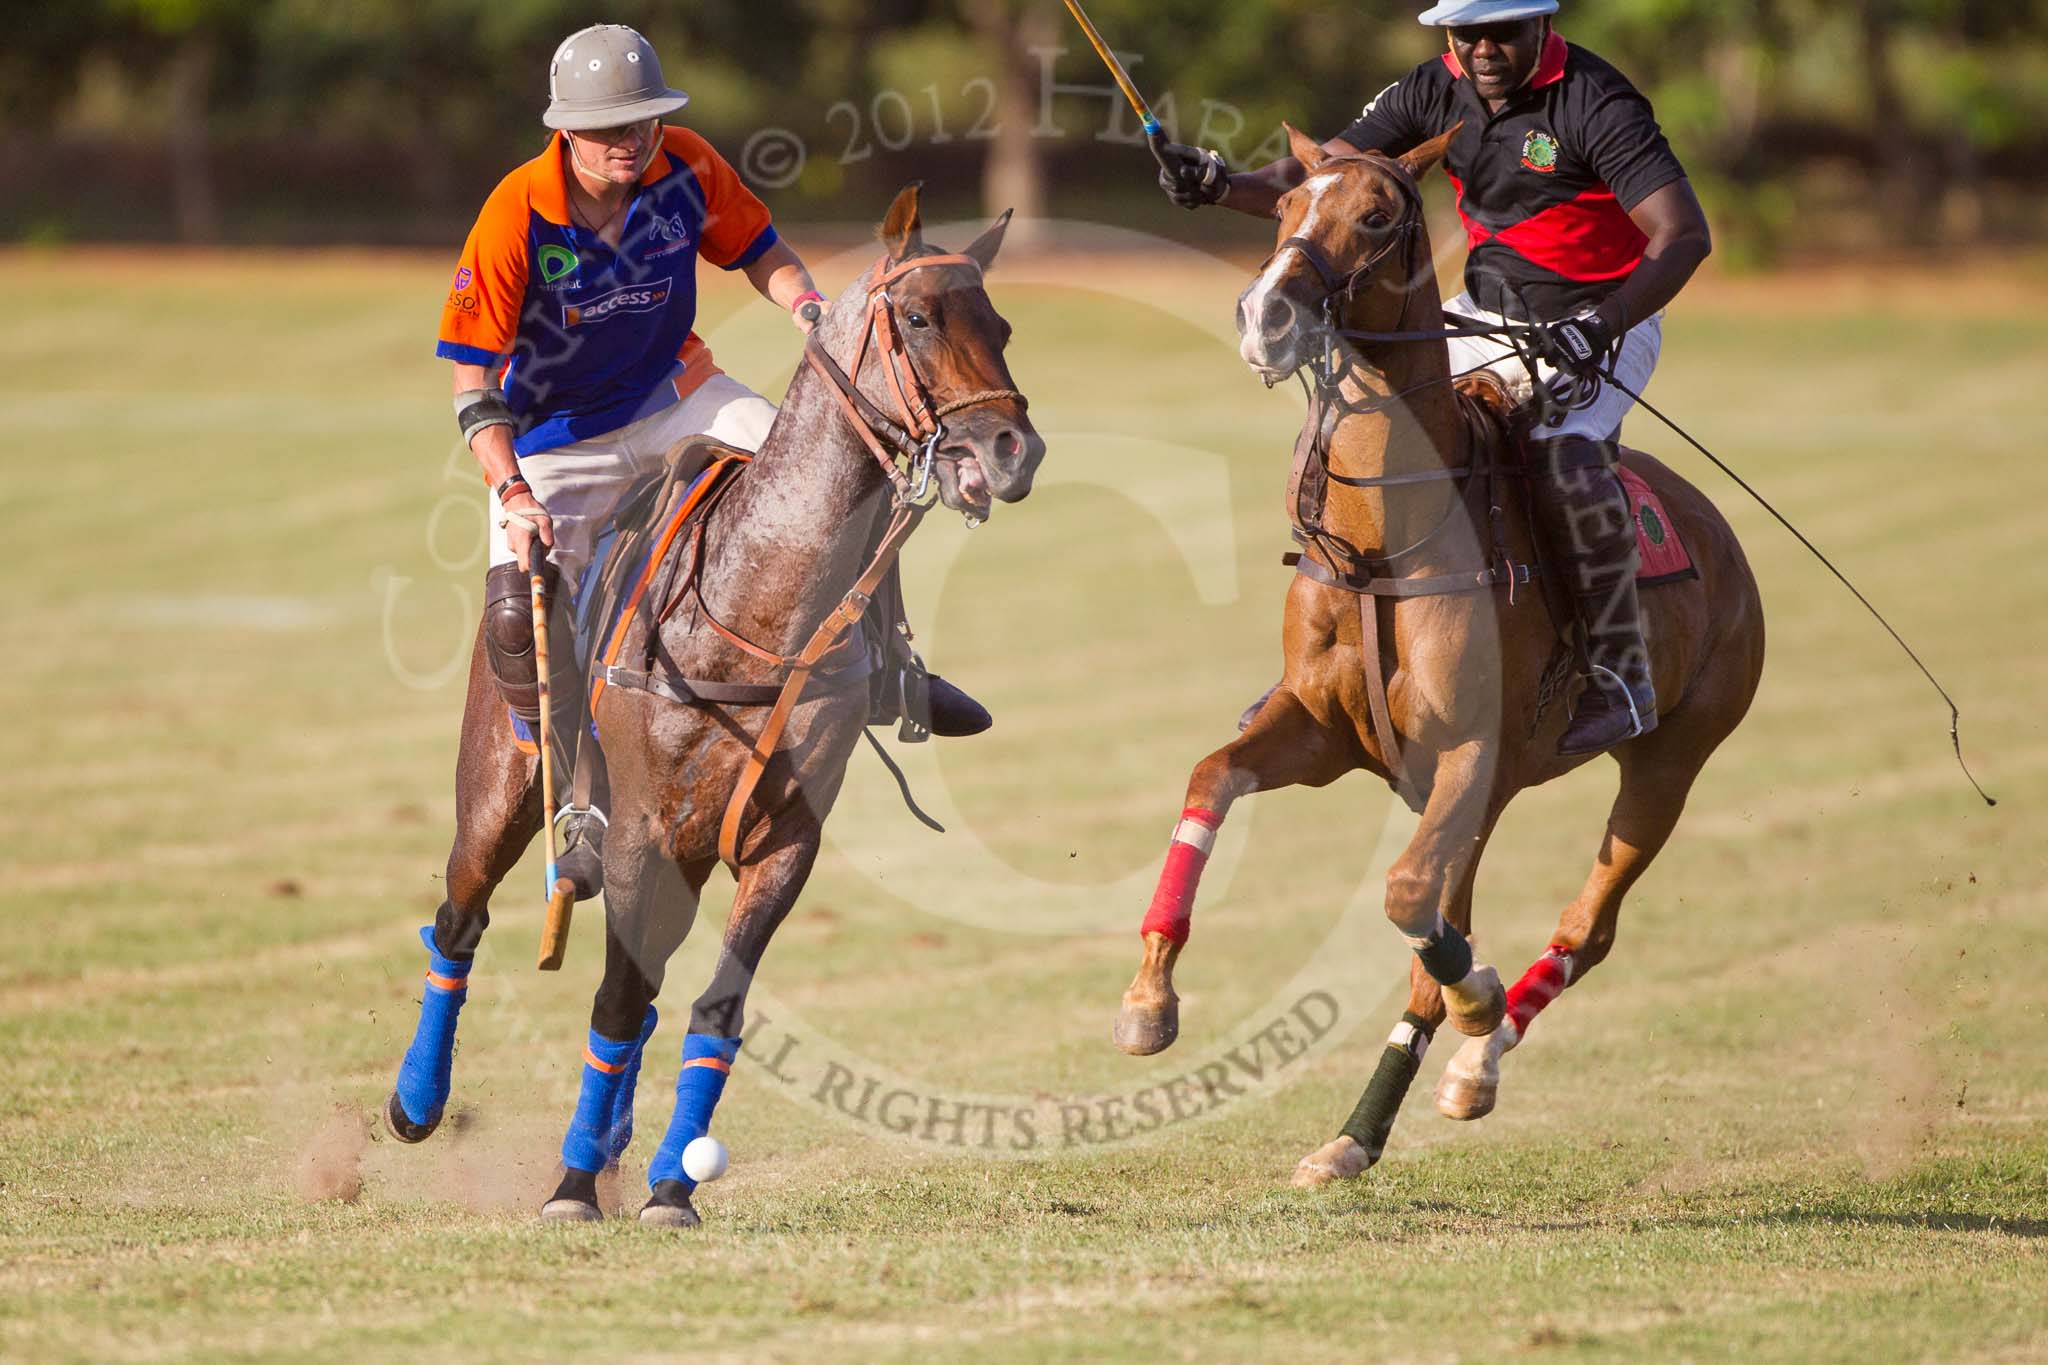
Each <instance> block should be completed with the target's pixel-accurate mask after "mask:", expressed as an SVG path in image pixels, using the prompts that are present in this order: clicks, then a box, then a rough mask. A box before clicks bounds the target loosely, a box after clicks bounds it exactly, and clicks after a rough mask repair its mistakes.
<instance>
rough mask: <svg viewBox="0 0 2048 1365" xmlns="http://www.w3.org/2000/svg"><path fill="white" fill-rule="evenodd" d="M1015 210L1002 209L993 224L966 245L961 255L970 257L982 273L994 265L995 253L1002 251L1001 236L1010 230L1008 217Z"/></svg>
mask: <svg viewBox="0 0 2048 1365" xmlns="http://www.w3.org/2000/svg"><path fill="white" fill-rule="evenodd" d="M1015 212H1016V210H1015V209H1004V210H1003V211H1002V213H1001V214H1000V215H999V216H998V217H997V218H996V220H995V221H994V222H993V223H990V224H989V225H988V226H987V227H986V228H984V229H983V230H982V234H981V236H979V237H976V238H975V239H974V240H973V241H971V242H969V243H968V244H967V250H966V251H965V252H963V253H962V254H963V255H967V256H972V257H973V258H974V260H975V263H976V264H978V265H979V266H980V267H981V268H982V271H983V273H984V274H985V273H987V271H988V270H989V269H990V268H991V267H992V266H994V265H995V263H996V253H997V252H998V251H1001V250H1002V249H1003V234H1004V233H1005V232H1008V231H1009V230H1010V215H1011V214H1012V213H1015Z"/></svg>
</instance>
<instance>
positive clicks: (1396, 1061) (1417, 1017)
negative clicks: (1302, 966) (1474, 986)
mask: <svg viewBox="0 0 2048 1365" xmlns="http://www.w3.org/2000/svg"><path fill="white" fill-rule="evenodd" d="M1497 814H1498V812H1496V815H1497ZM1492 832H1493V822H1492V821H1491V820H1489V821H1488V822H1487V824H1486V827H1485V829H1484V830H1483V831H1482V832H1481V836H1480V844H1481V849H1480V850H1475V852H1474V854H1473V857H1472V858H1471V860H1470V861H1469V862H1467V863H1466V865H1465V866H1464V867H1463V868H1461V869H1460V870H1459V875H1458V877H1457V881H1456V883H1455V884H1454V886H1453V888H1452V892H1451V899H1450V903H1449V904H1448V905H1447V906H1446V907H1445V908H1444V912H1443V913H1444V918H1445V919H1446V920H1447V921H1448V922H1449V923H1450V924H1451V925H1452V926H1453V927H1454V928H1456V929H1458V930H1459V931H1461V932H1463V933H1466V934H1468V935H1469V934H1470V932H1471V928H1472V892H1473V888H1474V886H1475V884H1476V883H1477V882H1478V880H1479V852H1480V851H1483V848H1484V843H1485V840H1486V839H1487V838H1488V837H1490V836H1491V834H1492ZM1443 1021H1444V992H1443V988H1442V987H1441V986H1439V985H1438V984H1437V983H1436V980H1435V978H1433V977H1432V976H1430V974H1429V972H1428V970H1427V969H1426V968H1424V967H1423V965H1422V960H1421V959H1420V958H1410V959H1409V962H1408V1007H1407V1009H1406V1010H1405V1011H1404V1012H1403V1013H1402V1015H1401V1022H1400V1023H1398V1024H1396V1025H1394V1031H1393V1033H1392V1034H1390V1035H1389V1036H1388V1038H1387V1045H1386V1047H1385V1049H1383V1050H1382V1051H1381V1053H1380V1060H1379V1065H1378V1066H1377V1067H1376V1068H1375V1069H1374V1070H1373V1073H1372V1079H1371V1080H1370V1081H1368V1082H1367V1083H1366V1087H1365V1093H1364V1094H1362V1095H1360V1096H1359V1097H1358V1104H1357V1105H1356V1107H1354V1108H1353V1109H1352V1111H1351V1117H1350V1118H1349V1119H1348V1120H1346V1122H1345V1124H1344V1127H1343V1128H1342V1129H1341V1130H1340V1131H1339V1132H1338V1134H1337V1136H1336V1137H1335V1138H1333V1139H1331V1140H1330V1141H1329V1142H1327V1143H1325V1144H1324V1145H1323V1146H1322V1147H1320V1148H1318V1149H1317V1150H1315V1151H1313V1152H1311V1153H1309V1154H1308V1155H1307V1156H1305V1157H1303V1158H1302V1160H1301V1164H1300V1165H1299V1166H1297V1167H1295V1170H1294V1183H1295V1184H1296V1185H1299V1186H1303V1187H1307V1186H1311V1185H1321V1184H1324V1183H1326V1182H1328V1181H1331V1180H1351V1179H1355V1178H1356V1177H1358V1176H1361V1175H1364V1174H1365V1173H1366V1172H1367V1171H1369V1170H1371V1169H1372V1168H1373V1166H1375V1165H1376V1164H1378V1162H1379V1159H1380V1157H1381V1155H1382V1154H1383V1153H1384V1152H1385V1151H1386V1148H1387V1139H1388V1138H1389V1137H1391V1136H1392V1135H1393V1131H1394V1120H1395V1118H1396V1117H1397V1116H1398V1115H1399V1114H1400V1112H1401V1105H1402V1103H1403V1102H1404V1101H1405V1100H1406V1099H1407V1098H1408V1091H1409V1089H1410V1087H1412V1086H1413V1085H1414V1084H1415V1074H1416V1072H1417V1071H1419V1070H1421V1068H1422V1058H1423V1054H1424V1053H1425V1052H1427V1051H1428V1050H1429V1045H1430V1043H1431V1041H1433V1040H1434V1039H1435V1037H1436V1031H1437V1028H1438V1026H1439V1025H1441V1024H1442V1023H1443Z"/></svg>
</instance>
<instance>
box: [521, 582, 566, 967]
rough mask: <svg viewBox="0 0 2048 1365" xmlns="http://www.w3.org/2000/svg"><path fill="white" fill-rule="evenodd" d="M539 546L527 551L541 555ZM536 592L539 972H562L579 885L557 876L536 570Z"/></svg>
mask: <svg viewBox="0 0 2048 1365" xmlns="http://www.w3.org/2000/svg"><path fill="white" fill-rule="evenodd" d="M540 552H541V551H540V546H539V545H538V544H537V543H536V544H535V545H534V547H533V548H532V549H531V550H529V551H528V553H529V554H533V555H535V556H538V555H539V554H540ZM528 581H529V583H530V584H531V586H532V589H533V664H534V671H535V672H537V673H539V674H540V800H541V821H542V824H541V828H542V830H543V831H544V832H545V833H546V836H547V853H548V864H547V873H546V881H545V885H546V887H547V898H548V918H547V923H546V925H544V926H543V927H542V929H541V932H540V963H539V966H540V969H541V970H542V971H544V972H553V971H559V970H560V969H561V966H562V958H563V956H564V955H565V954H566V953H567V952H568V951H569V915H570V912H571V911H572V910H573V909H574V908H575V905H576V884H575V883H574V882H572V881H570V880H569V879H568V878H567V877H558V876H556V875H555V749H554V741H555V727H554V709H555V707H554V699H553V697H552V696H551V695H550V693H549V691H548V582H547V578H546V576H545V575H544V574H542V573H540V572H538V571H535V572H532V573H531V574H530V576H529V579H528Z"/></svg>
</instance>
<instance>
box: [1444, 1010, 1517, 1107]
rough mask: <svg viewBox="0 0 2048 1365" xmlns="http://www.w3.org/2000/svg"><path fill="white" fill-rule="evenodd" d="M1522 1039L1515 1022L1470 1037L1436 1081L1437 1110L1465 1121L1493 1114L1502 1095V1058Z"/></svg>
mask: <svg viewBox="0 0 2048 1365" xmlns="http://www.w3.org/2000/svg"><path fill="white" fill-rule="evenodd" d="M1520 1041H1521V1037H1520V1035H1519V1034H1517V1033H1516V1032H1515V1026H1514V1025H1513V1024H1512V1023H1503V1024H1502V1025H1501V1026H1500V1027H1499V1028H1498V1029H1496V1030H1494V1031H1493V1032H1492V1033H1490V1034H1488V1035H1487V1036H1486V1037H1484V1038H1470V1039H1467V1040H1466V1042H1465V1045H1464V1046H1463V1047H1461V1048H1459V1049H1458V1055H1457V1056H1455V1057H1453V1058H1451V1064H1450V1065H1449V1066H1447V1067H1445V1068H1444V1074H1443V1076H1442V1078H1441V1079H1439V1080H1438V1081H1437V1083H1436V1111H1437V1113H1439V1114H1442V1115H1443V1116H1444V1117H1445V1118H1447V1119H1457V1120H1458V1121H1459V1122H1461V1123H1463V1122H1467V1121H1469V1120H1471V1119H1483V1118H1485V1117H1486V1116H1487V1115H1488V1114H1491V1113H1492V1112H1493V1106H1494V1104H1495V1103H1496V1102H1497V1101H1498V1100H1499V1098H1500V1059H1501V1058H1502V1057H1504V1056H1506V1055H1507V1052H1508V1049H1510V1048H1512V1047H1513V1046H1514V1045H1515V1044H1516V1043H1518V1042H1520Z"/></svg>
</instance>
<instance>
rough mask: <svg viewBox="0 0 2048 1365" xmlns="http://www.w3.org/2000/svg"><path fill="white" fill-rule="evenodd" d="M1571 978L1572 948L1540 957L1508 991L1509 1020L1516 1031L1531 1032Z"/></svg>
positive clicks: (1553, 948) (1557, 949)
mask: <svg viewBox="0 0 2048 1365" xmlns="http://www.w3.org/2000/svg"><path fill="white" fill-rule="evenodd" d="M1571 979H1572V955H1571V953H1570V951H1569V950H1568V949H1564V948H1558V947H1555V946H1553V947H1552V948H1551V950H1550V951H1549V952H1547V953H1545V954H1544V955H1543V956H1542V957H1539V958H1537V959H1536V961H1535V963H1534V965H1532V966H1531V967H1530V968H1529V970H1528V971H1526V972H1523V973H1522V979H1521V980H1520V981H1517V982H1516V983H1515V984H1514V985H1513V986H1512V987H1510V988H1509V990H1508V1018H1509V1019H1511V1020H1513V1021H1514V1024H1515V1032H1516V1033H1517V1034H1526V1033H1528V1031H1529V1025H1530V1024H1531V1023H1532V1022H1533V1021H1534V1020H1535V1018H1536V1016H1537V1015H1539V1014H1541V1013H1543V1007H1544V1006H1545V1005H1548V1004H1549V1003H1550V1002H1551V1001H1553V1000H1555V999H1557V997H1558V995H1559V993H1561V992H1562V991H1563V990H1564V988H1565V987H1566V985H1568V984H1570V982H1571Z"/></svg>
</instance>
